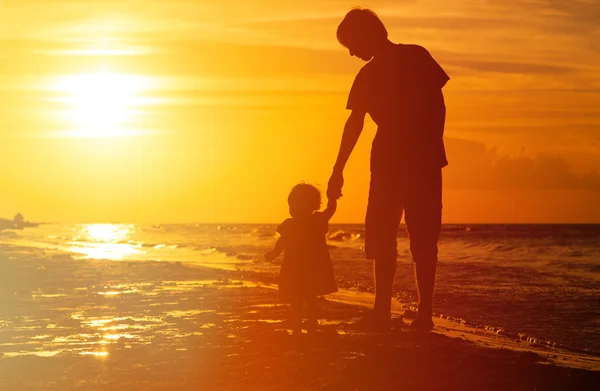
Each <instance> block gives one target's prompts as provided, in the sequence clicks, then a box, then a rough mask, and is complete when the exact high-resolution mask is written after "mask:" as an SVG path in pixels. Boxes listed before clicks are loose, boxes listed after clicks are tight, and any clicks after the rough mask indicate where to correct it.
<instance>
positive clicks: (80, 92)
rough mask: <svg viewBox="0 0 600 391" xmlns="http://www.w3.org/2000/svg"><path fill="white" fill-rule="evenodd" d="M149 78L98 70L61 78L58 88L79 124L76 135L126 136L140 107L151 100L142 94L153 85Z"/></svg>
mask: <svg viewBox="0 0 600 391" xmlns="http://www.w3.org/2000/svg"><path fill="white" fill-rule="evenodd" d="M150 86H151V83H150V81H149V78H147V77H142V76H136V75H127V74H117V73H111V72H98V73H89V74H81V75H73V76H67V77H63V78H61V79H60V80H59V81H58V82H57V83H56V87H55V88H56V90H57V91H58V92H60V93H62V94H64V97H62V98H59V100H60V101H63V102H65V103H67V105H68V107H67V112H66V117H67V118H66V119H67V120H68V122H69V123H70V124H71V125H72V126H73V127H74V128H75V129H74V130H72V131H69V132H68V135H70V136H72V137H122V136H129V135H132V134H136V133H139V132H135V131H134V129H131V124H132V122H133V120H134V119H135V116H136V114H138V112H137V109H136V108H137V107H139V106H141V105H143V104H145V103H147V101H145V100H144V99H143V97H142V96H141V93H142V91H144V90H147V89H149V88H150Z"/></svg>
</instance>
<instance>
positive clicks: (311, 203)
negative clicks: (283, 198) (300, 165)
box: [288, 183, 321, 211]
mask: <svg viewBox="0 0 600 391" xmlns="http://www.w3.org/2000/svg"><path fill="white" fill-rule="evenodd" d="M288 204H289V205H290V206H292V205H296V206H299V207H301V208H302V209H310V210H313V211H315V210H319V208H320V207H321V193H320V192H319V189H317V188H316V187H314V186H313V185H309V184H307V183H299V184H297V185H296V186H294V187H293V188H292V191H291V192H290V195H289V196H288Z"/></svg>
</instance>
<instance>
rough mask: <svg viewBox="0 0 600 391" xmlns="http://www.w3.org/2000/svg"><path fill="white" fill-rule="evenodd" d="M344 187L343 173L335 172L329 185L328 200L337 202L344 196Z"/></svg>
mask: <svg viewBox="0 0 600 391" xmlns="http://www.w3.org/2000/svg"><path fill="white" fill-rule="evenodd" d="M343 186H344V175H343V174H342V172H341V171H337V170H334V171H333V174H331V178H329V183H328V184H327V198H328V199H331V200H337V199H338V198H340V197H341V196H342V187H343Z"/></svg>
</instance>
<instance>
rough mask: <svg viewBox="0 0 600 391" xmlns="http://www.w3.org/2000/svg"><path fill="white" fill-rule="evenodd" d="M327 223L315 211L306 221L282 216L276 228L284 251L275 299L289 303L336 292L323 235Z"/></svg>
mask: <svg viewBox="0 0 600 391" xmlns="http://www.w3.org/2000/svg"><path fill="white" fill-rule="evenodd" d="M327 231H328V222H327V220H326V219H325V218H324V217H323V215H322V213H320V212H315V213H313V214H312V216H310V217H309V218H307V219H306V220H299V219H298V218H289V219H286V220H285V221H284V222H283V223H281V225H280V226H279V227H278V228H277V232H279V234H280V235H281V237H282V240H284V244H285V250H284V255H283V264H282V266H281V273H280V276H279V298H280V299H281V300H284V301H287V302H292V301H296V300H299V299H302V298H304V297H311V296H320V295H325V294H327V293H333V292H337V286H336V283H335V278H334V275H333V265H332V263H331V257H330V256H329V249H328V248H327V242H326V238H325V235H326V234H327Z"/></svg>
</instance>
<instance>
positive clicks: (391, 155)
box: [346, 44, 450, 174]
mask: <svg viewBox="0 0 600 391" xmlns="http://www.w3.org/2000/svg"><path fill="white" fill-rule="evenodd" d="M449 79H450V78H449V77H448V75H447V74H446V72H444V70H443V69H442V67H440V65H439V64H438V63H437V62H436V61H435V60H434V59H433V58H432V57H431V55H430V54H429V52H428V51H427V50H426V49H425V48H423V47H421V46H418V45H403V44H398V45H397V46H396V50H394V51H393V52H392V53H388V54H386V55H383V56H378V57H376V58H374V59H373V60H371V61H370V62H369V63H367V64H366V65H365V66H363V68H362V69H361V70H360V72H359V73H358V75H356V79H355V80H354V84H353V85H352V89H351V90H350V95H349V97H348V104H347V106H346V108H347V109H349V110H362V111H364V112H367V113H369V115H370V116H371V118H372V119H373V121H375V123H376V124H377V126H378V129H377V135H376V136H375V139H374V140H373V147H372V150H371V172H372V173H384V174H385V173H398V172H415V171H421V170H427V169H439V168H441V167H444V166H446V165H447V164H448V161H447V160H446V152H445V149H444V141H443V134H444V122H445V117H446V106H445V104H444V96H443V94H442V87H443V86H444V85H445V84H446V82H447V81H448V80H449Z"/></svg>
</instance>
